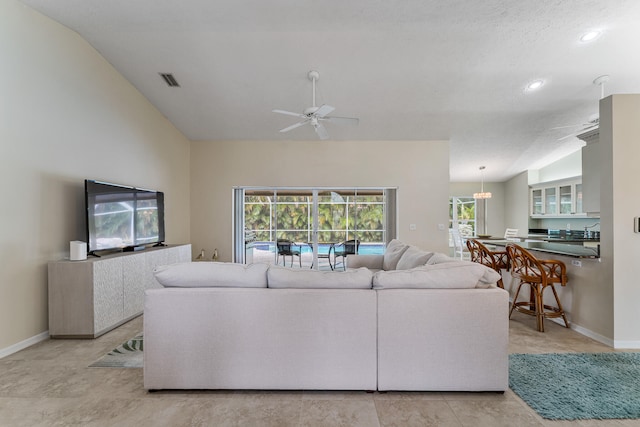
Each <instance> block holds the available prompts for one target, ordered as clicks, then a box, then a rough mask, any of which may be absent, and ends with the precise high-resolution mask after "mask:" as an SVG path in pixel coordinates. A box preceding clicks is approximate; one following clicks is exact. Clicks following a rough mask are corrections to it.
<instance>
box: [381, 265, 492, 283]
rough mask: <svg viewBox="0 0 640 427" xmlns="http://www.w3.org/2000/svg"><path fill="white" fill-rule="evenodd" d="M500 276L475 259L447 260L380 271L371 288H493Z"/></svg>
mask: <svg viewBox="0 0 640 427" xmlns="http://www.w3.org/2000/svg"><path fill="white" fill-rule="evenodd" d="M499 279H500V275H499V274H498V273H496V272H495V271H494V270H493V269H491V268H488V267H485V266H484V265H482V264H477V263H474V262H465V261H458V262H447V263H441V264H434V265H425V266H422V267H416V268H412V269H410V270H395V271H379V272H377V273H376V274H375V275H374V276H373V288H374V289H470V288H478V287H493V286H495V283H496V282H497V281H498V280H499Z"/></svg>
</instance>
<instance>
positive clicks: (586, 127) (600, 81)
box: [551, 75, 609, 141]
mask: <svg viewBox="0 0 640 427" xmlns="http://www.w3.org/2000/svg"><path fill="white" fill-rule="evenodd" d="M608 81H609V76H608V75H603V76H600V77H596V79H595V80H594V81H593V84H594V85H598V86H600V99H602V98H604V84H605V83H607V82H608ZM599 126H600V116H599V115H598V113H596V114H593V115H591V117H589V120H588V121H587V122H586V123H581V124H577V125H569V126H559V127H555V128H551V129H552V130H557V129H569V128H577V129H576V131H574V132H573V133H570V134H569V135H566V136H563V137H562V138H558V141H563V140H565V139H567V138H571V137H574V136H578V135H580V134H583V133H584V132H588V131H590V130H594V129H598V127H599Z"/></svg>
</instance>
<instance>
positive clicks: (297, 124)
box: [280, 119, 309, 132]
mask: <svg viewBox="0 0 640 427" xmlns="http://www.w3.org/2000/svg"><path fill="white" fill-rule="evenodd" d="M308 121H309V119H307V120H303V121H301V122H298V123H296V124H295V125H291V126H289V127H286V128H284V129H280V132H289V131H290V130H292V129H295V128H299V127H300V126H304V125H306V124H307V122H308Z"/></svg>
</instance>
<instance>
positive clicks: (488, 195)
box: [473, 166, 491, 199]
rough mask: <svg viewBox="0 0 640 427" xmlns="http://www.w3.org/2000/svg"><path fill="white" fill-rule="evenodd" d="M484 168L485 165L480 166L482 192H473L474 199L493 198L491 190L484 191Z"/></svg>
mask: <svg viewBox="0 0 640 427" xmlns="http://www.w3.org/2000/svg"><path fill="white" fill-rule="evenodd" d="M484 169H485V167H484V166H480V175H481V179H482V183H481V184H480V192H479V193H473V198H474V199H490V198H491V193H490V192H489V191H487V192H486V193H485V191H484Z"/></svg>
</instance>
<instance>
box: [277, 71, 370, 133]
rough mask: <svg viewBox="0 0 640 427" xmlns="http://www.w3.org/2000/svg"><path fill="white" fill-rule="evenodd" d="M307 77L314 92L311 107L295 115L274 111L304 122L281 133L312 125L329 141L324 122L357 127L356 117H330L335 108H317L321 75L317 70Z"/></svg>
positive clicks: (327, 106)
mask: <svg viewBox="0 0 640 427" xmlns="http://www.w3.org/2000/svg"><path fill="white" fill-rule="evenodd" d="M307 77H309V80H311V84H312V92H311V104H312V105H311V107H308V108H305V110H304V111H303V112H302V113H294V112H292V111H286V110H272V112H274V113H278V114H284V115H287V116H294V117H298V118H300V119H302V121H300V122H298V123H296V124H293V125H291V126H288V127H286V128H284V129H280V132H282V133H284V132H289V131H290V130H293V129H296V128H299V127H300V126H304V125H306V124H310V125H311V126H313V129H314V130H315V132H316V134H317V135H318V137H319V138H320V139H323V140H324V139H329V132H327V129H326V128H325V127H324V125H323V124H322V122H323V121H327V122H331V123H340V124H350V125H357V124H358V122H359V119H357V118H355V117H336V116H328V115H327V114H329V113H331V112H332V111H333V110H335V107H332V106H331V105H327V104H322V105H321V106H319V107H318V106H316V82H317V81H318V79H319V78H320V73H319V72H318V71H316V70H311V71H309V73H307Z"/></svg>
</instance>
